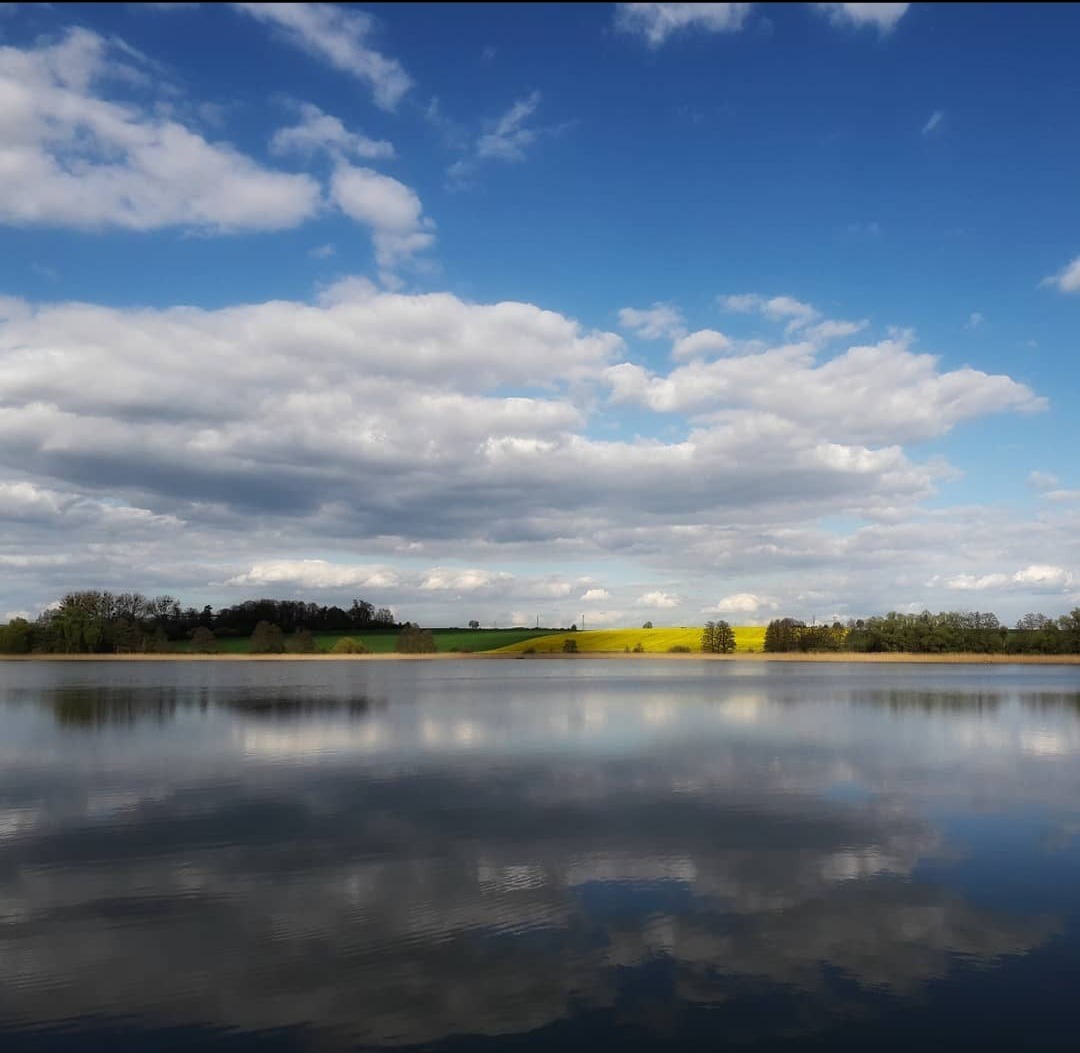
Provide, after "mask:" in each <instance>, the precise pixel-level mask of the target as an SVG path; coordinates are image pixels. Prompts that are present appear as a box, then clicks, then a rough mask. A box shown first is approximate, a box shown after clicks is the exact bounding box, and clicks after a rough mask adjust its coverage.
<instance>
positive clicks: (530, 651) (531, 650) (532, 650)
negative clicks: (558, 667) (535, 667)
mask: <svg viewBox="0 0 1080 1053" xmlns="http://www.w3.org/2000/svg"><path fill="white" fill-rule="evenodd" d="M521 653H522V654H536V648H535V647H526V648H525V650H524V651H522V652H521Z"/></svg>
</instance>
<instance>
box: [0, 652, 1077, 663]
mask: <svg viewBox="0 0 1080 1053" xmlns="http://www.w3.org/2000/svg"><path fill="white" fill-rule="evenodd" d="M558 659H569V660H572V661H581V660H586V661H589V660H594V659H617V660H619V661H628V660H629V661H662V662H681V661H697V662H811V663H822V662H846V663H851V664H867V665H895V664H904V665H1080V654H1046V655H1042V654H1039V655H1034V654H1017V655H1007V654H913V653H909V652H904V651H888V652H882V653H875V654H868V653H863V652H859V653H855V652H852V653H848V652H820V653H807V654H803V653H801V652H784V653H777V654H765V653H762V652H749V653H743V654H699V653H690V654H670V653H667V652H657V653H655V654H650V653H648V652H646V653H644V654H633V653H631V654H627V653H625V652H622V651H579V652H578V653H576V654H565V653H563V652H545V653H540V654H524V653H523V652H520V651H511V652H503V653H500V652H495V651H488V652H484V651H479V652H471V653H470V652H459V651H443V652H439V653H436V654H397V653H389V654H340V655H336V654H7V655H0V662H433V661H435V662H437V661H476V660H486V661H511V660H512V661H542V662H550V661H552V660H558Z"/></svg>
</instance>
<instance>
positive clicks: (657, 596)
mask: <svg viewBox="0 0 1080 1053" xmlns="http://www.w3.org/2000/svg"><path fill="white" fill-rule="evenodd" d="M634 602H635V603H637V604H638V605H639V606H641V607H654V608H656V610H670V609H671V608H672V607H678V606H679V603H680V602H681V601H680V599H679V597H678V596H676V595H674V594H673V593H670V592H660V591H656V592H646V593H645V594H644V595H642V596H639V597H638V598H637V599H636V600H635V601H634Z"/></svg>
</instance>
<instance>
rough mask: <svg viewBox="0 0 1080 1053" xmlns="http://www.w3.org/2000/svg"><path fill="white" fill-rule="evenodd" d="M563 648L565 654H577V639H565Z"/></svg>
mask: <svg viewBox="0 0 1080 1053" xmlns="http://www.w3.org/2000/svg"><path fill="white" fill-rule="evenodd" d="M562 649H563V653H564V654H577V653H578V649H577V640H563V645H562Z"/></svg>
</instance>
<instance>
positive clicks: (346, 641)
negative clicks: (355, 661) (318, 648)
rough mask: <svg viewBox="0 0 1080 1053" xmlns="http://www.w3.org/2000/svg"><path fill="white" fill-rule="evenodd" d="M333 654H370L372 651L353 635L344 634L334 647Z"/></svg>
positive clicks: (331, 649)
mask: <svg viewBox="0 0 1080 1053" xmlns="http://www.w3.org/2000/svg"><path fill="white" fill-rule="evenodd" d="M330 653H331V654H370V653H371V652H370V651H368V649H367V648H366V647H365V646H364V645H363V644H362V643H361V642H360V641H359V640H354V639H353V638H352V637H351V636H343V637H342V638H341V639H340V640H338V642H337V643H336V644H334V646H333V647H331V648H330Z"/></svg>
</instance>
